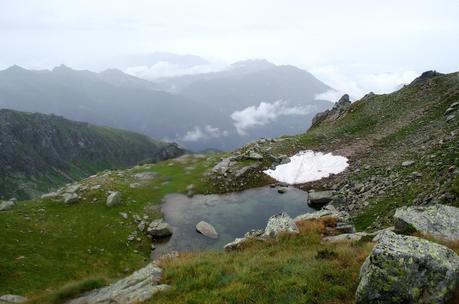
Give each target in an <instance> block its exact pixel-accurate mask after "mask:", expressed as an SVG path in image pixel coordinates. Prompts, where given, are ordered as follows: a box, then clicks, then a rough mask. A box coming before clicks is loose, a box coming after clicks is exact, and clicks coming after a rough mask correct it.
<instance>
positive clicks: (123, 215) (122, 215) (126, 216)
mask: <svg viewBox="0 0 459 304" xmlns="http://www.w3.org/2000/svg"><path fill="white" fill-rule="evenodd" d="M120 216H121V217H122V218H124V219H125V220H127V219H128V214H127V213H126V212H120Z"/></svg>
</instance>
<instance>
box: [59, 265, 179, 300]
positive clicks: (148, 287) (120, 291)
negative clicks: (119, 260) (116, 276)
mask: <svg viewBox="0 0 459 304" xmlns="http://www.w3.org/2000/svg"><path fill="white" fill-rule="evenodd" d="M161 273H162V270H161V268H159V267H158V266H157V265H156V264H155V263H151V264H148V265H147V266H146V267H144V268H142V269H140V270H138V271H136V272H134V273H133V274H131V275H130V276H128V277H126V278H124V279H121V280H119V281H117V282H115V283H113V284H111V285H109V286H107V287H104V288H100V289H97V290H93V291H91V292H89V293H87V294H86V295H84V296H82V297H80V298H77V299H74V300H71V301H69V302H67V304H114V303H123V304H134V303H140V302H144V301H146V300H149V299H151V298H152V297H153V296H154V295H155V294H156V293H158V292H160V291H163V290H166V289H168V288H169V287H170V286H169V285H163V284H159V281H160V279H161Z"/></svg>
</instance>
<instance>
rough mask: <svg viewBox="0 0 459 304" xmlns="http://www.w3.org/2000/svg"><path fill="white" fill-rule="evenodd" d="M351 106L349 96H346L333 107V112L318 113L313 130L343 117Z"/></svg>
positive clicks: (314, 119)
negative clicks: (325, 122)
mask: <svg viewBox="0 0 459 304" xmlns="http://www.w3.org/2000/svg"><path fill="white" fill-rule="evenodd" d="M350 106H351V101H350V100H349V95H348V94H344V95H343V96H342V97H341V98H340V99H339V100H338V101H337V102H336V103H335V105H334V106H333V108H332V109H331V110H326V111H324V112H321V113H317V114H316V115H315V116H314V118H313V119H312V124H311V128H314V127H317V126H318V125H320V124H321V123H322V122H323V121H326V120H328V121H335V120H338V119H339V118H340V117H342V116H343V115H344V114H345V113H346V112H347V110H349V108H350Z"/></svg>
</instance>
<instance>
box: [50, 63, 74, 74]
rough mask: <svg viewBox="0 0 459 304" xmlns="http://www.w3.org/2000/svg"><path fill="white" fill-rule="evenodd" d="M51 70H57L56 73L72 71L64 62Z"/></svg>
mask: <svg viewBox="0 0 459 304" xmlns="http://www.w3.org/2000/svg"><path fill="white" fill-rule="evenodd" d="M52 71H53V72H57V73H65V72H73V71H74V70H73V69H71V68H69V67H68V66H66V65H65V64H61V65H59V66H56V67H55V68H54V69H53V70H52Z"/></svg>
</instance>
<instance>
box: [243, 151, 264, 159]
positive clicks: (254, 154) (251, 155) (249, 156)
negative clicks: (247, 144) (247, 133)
mask: <svg viewBox="0 0 459 304" xmlns="http://www.w3.org/2000/svg"><path fill="white" fill-rule="evenodd" d="M247 159H253V160H262V159H263V155H261V154H260V153H257V152H255V151H250V152H249V153H248V154H247Z"/></svg>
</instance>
